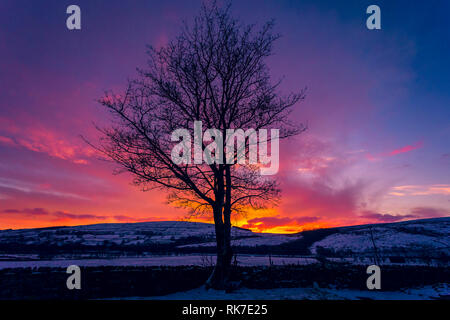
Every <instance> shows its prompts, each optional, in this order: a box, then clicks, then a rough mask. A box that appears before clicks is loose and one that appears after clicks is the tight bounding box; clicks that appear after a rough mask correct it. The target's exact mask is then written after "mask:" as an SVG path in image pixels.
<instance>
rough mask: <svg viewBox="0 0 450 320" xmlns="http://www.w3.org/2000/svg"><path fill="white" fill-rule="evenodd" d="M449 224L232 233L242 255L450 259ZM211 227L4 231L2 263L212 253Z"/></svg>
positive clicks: (0, 235) (169, 224) (166, 224)
mask: <svg viewBox="0 0 450 320" xmlns="http://www.w3.org/2000/svg"><path fill="white" fill-rule="evenodd" d="M449 234H450V218H435V219H425V220H413V221H405V222H398V223H384V224H373V225H361V226H350V227H339V228H330V229H318V230H312V231H305V232H301V233H298V234H292V235H286V234H264V233H254V232H252V231H250V230H246V229H242V228H233V229H232V244H233V246H234V247H235V251H236V252H238V253H252V254H268V253H270V254H283V255H311V254H312V255H317V254H319V255H324V256H334V257H343V256H347V257H348V256H352V255H355V254H357V255H374V254H375V253H376V254H379V255H385V254H389V255H393V254H395V255H402V256H417V255H419V256H420V255H424V254H426V255H432V256H436V255H438V256H439V255H447V256H448V255H449V247H450V241H449ZM214 247H215V237H214V226H213V225H212V224H206V223H198V222H184V221H163V222H144V223H117V224H95V225H86V226H75V227H51V228H39V229H22V230H1V231H0V254H1V257H0V258H1V259H13V258H14V255H15V254H19V255H20V254H27V255H28V257H30V258H33V259H44V258H51V257H52V256H54V255H61V254H72V255H78V256H83V255H84V254H86V255H87V256H89V255H91V254H93V253H95V254H96V255H97V256H98V255H113V256H120V255H123V254H129V253H132V254H138V255H142V254H144V255H145V254H155V253H156V254H167V253H177V254H181V253H201V252H205V253H213V252H214V249H215V248H214Z"/></svg>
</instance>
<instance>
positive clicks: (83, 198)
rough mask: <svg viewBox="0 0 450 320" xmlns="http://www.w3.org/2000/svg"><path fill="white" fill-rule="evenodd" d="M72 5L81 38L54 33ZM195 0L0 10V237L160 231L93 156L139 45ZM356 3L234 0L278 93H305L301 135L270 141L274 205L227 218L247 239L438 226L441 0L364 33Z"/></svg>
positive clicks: (165, 34) (5, 6)
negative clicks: (426, 221) (253, 27)
mask: <svg viewBox="0 0 450 320" xmlns="http://www.w3.org/2000/svg"><path fill="white" fill-rule="evenodd" d="M70 4H77V5H79V6H80V8H81V12H82V29H81V30H79V31H69V30H67V28H66V25H65V20H66V18H67V15H66V13H65V11H66V7H67V6H68V5H70ZM200 4H201V2H200V1H181V0H180V1H133V2H125V1H81V0H80V1H78V0H77V1H75V2H72V1H71V2H68V1H31V0H29V1H2V2H1V3H0V229H5V228H19V227H36V226H49V225H61V224H65V225H76V224H86V223H94V222H124V221H128V222H133V221H148V220H173V219H180V218H182V217H183V215H184V212H183V211H180V210H176V209H174V208H171V207H169V206H167V205H166V204H165V196H164V194H163V193H160V192H151V193H150V192H148V193H142V192H140V191H139V190H138V189H136V188H135V187H132V186H131V185H130V184H129V182H130V181H131V179H130V177H129V176H128V175H119V176H114V175H112V170H113V169H114V166H113V165H112V164H109V163H105V162H103V161H99V160H97V159H96V157H95V154H94V152H93V150H92V149H90V148H89V147H88V146H87V145H86V144H85V143H84V142H83V141H82V140H81V139H80V135H84V136H86V137H88V138H92V139H95V137H96V131H95V129H94V127H93V125H92V123H93V122H96V123H103V122H104V121H106V120H107V119H106V115H105V114H104V113H103V110H102V109H101V107H100V106H99V104H98V103H97V102H96V99H98V98H100V97H101V96H102V95H103V92H104V91H105V90H113V91H116V92H121V90H123V89H124V87H125V85H126V81H127V79H129V78H133V77H134V76H135V75H136V71H135V70H136V67H144V66H145V64H146V55H145V50H146V49H145V45H146V44H151V45H153V46H156V47H158V46H163V45H165V44H166V43H167V41H169V40H170V39H171V38H173V37H174V36H175V35H176V34H177V33H178V31H179V28H180V24H181V21H182V20H187V21H189V20H190V19H191V18H192V17H193V16H194V15H195V14H196V13H197V12H198V10H199V8H200ZM370 4H372V3H371V2H368V1H345V4H344V1H343V2H342V3H340V2H339V3H337V1H236V2H235V3H234V4H233V7H232V12H233V14H234V15H235V16H236V17H238V18H240V19H241V20H242V21H243V22H244V23H263V22H265V21H267V20H269V19H271V18H274V19H275V21H276V31H277V32H279V33H281V34H282V38H281V39H280V40H279V41H278V42H277V43H276V45H275V55H274V56H273V57H271V58H270V59H269V60H268V64H269V66H270V69H271V73H272V76H273V78H274V79H275V80H276V79H279V78H281V77H283V78H284V82H283V85H282V87H281V89H282V90H283V91H284V92H289V91H296V90H299V89H301V88H304V87H307V88H308V90H307V97H306V100H305V101H304V102H302V103H300V104H299V105H298V108H297V110H296V111H295V113H294V115H293V117H295V118H296V119H298V120H300V121H304V122H307V123H308V126H309V130H308V131H307V132H305V133H304V134H302V135H300V136H299V137H297V138H295V139H292V140H290V141H283V142H282V144H281V159H280V161H281V167H280V173H279V179H280V181H281V186H282V188H283V201H282V204H281V206H280V207H279V208H276V209H273V210H267V211H264V212H250V213H249V214H248V215H247V216H246V217H236V220H235V222H236V223H237V224H239V225H242V226H247V227H250V228H252V229H254V230H260V231H277V232H294V231H298V230H302V229H304V228H314V227H319V226H334V225H348V224H358V223H366V222H393V221H400V220H403V219H413V218H427V217H437V216H449V215H450V211H449V210H450V202H449V195H450V175H449V165H450V150H449V149H450V148H449V136H450V126H449V107H450V97H449V90H448V89H449V88H450V81H449V79H450V74H449V71H448V70H450V65H449V61H448V56H450V48H449V43H450V41H449V40H450V39H449V38H450V37H449V28H448V25H447V17H446V16H445V14H446V13H448V12H449V9H450V5H449V2H445V1H442V2H439V1H437V2H433V4H428V3H425V2H424V3H422V4H421V5H420V6H419V5H418V4H417V5H413V4H409V2H407V1H395V3H393V1H378V2H377V4H378V5H379V6H380V8H381V12H382V29H381V30H368V29H367V28H366V27H365V19H366V17H367V15H366V14H365V9H366V8H367V6H368V5H370Z"/></svg>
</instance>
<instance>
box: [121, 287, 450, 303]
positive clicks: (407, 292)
mask: <svg viewBox="0 0 450 320" xmlns="http://www.w3.org/2000/svg"><path fill="white" fill-rule="evenodd" d="M449 295H450V286H449V284H448V283H441V284H436V285H433V286H423V287H417V288H409V289H404V290H402V291H377V290H374V291H371V290H364V291H363V290H350V289H328V288H320V287H318V286H314V287H312V288H275V289H247V288H241V289H238V290H236V291H234V292H231V293H225V292H224V291H220V290H206V289H205V288H204V287H200V288H197V289H193V290H189V291H184V292H177V293H174V294H169V295H165V296H157V297H130V298H127V299H130V300H160V299H163V300H305V299H307V300H360V299H372V300H429V299H440V298H443V297H444V296H446V297H448V296H449Z"/></svg>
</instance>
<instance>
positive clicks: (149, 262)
mask: <svg viewBox="0 0 450 320" xmlns="http://www.w3.org/2000/svg"><path fill="white" fill-rule="evenodd" d="M215 260H216V258H215V256H214V255H180V256H152V257H142V258H140V257H139V258H117V259H54V260H36V261H0V270H1V269H6V268H39V267H55V268H66V267H68V266H70V265H73V264H74V265H77V266H80V267H98V266H115V267H119V266H120V267H126V266H130V267H131V266H138V267H142V266H211V265H213V264H214V263H215ZM314 262H317V261H316V259H314V258H307V257H270V260H269V257H268V256H256V255H241V256H238V257H237V263H238V265H239V266H245V267H247V266H269V265H271V264H272V265H288V264H296V265H305V264H310V263H314Z"/></svg>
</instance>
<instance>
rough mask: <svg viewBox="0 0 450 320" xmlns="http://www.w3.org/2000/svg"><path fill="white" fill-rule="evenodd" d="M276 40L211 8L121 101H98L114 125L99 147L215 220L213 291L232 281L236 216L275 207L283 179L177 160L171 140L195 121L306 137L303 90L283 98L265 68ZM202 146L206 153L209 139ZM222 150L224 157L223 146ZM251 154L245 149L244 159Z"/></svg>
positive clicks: (160, 53)
mask: <svg viewBox="0 0 450 320" xmlns="http://www.w3.org/2000/svg"><path fill="white" fill-rule="evenodd" d="M278 37H279V35H278V34H275V33H274V32H273V22H272V21H270V22H268V23H266V24H264V25H263V26H261V27H260V28H257V27H256V26H255V25H243V24H242V23H240V22H239V21H238V20H236V19H234V18H233V17H232V16H231V13H230V8H229V7H226V8H220V7H218V6H217V5H216V4H215V3H214V4H212V5H203V6H202V9H201V11H200V14H199V15H198V16H197V17H196V18H195V19H194V21H193V22H192V23H191V24H188V23H184V24H183V27H182V29H181V31H180V34H179V35H178V36H177V37H176V38H175V39H173V40H172V41H171V42H169V44H167V45H166V46H163V47H161V48H158V49H156V48H153V47H149V50H148V57H149V62H148V66H147V67H146V68H143V69H138V73H139V74H138V77H137V78H136V79H134V80H131V81H129V83H128V86H127V88H126V90H125V91H124V93H123V94H120V95H118V94H115V93H112V92H107V93H106V94H105V96H104V97H103V98H102V99H101V100H100V103H101V104H102V105H103V106H104V107H105V108H106V109H107V110H108V111H109V112H110V114H111V115H112V122H111V125H110V126H108V127H103V128H98V129H99V130H100V132H101V133H102V134H101V138H100V142H99V143H98V145H97V146H96V148H97V149H98V150H100V151H101V152H102V153H103V154H105V155H106V156H107V157H108V158H109V159H112V160H113V161H114V162H115V163H117V164H118V165H119V168H120V170H121V171H127V172H130V173H131V174H132V176H133V178H134V179H133V182H134V184H135V185H137V186H140V187H142V189H143V190H144V191H147V190H151V189H154V188H160V189H164V190H166V191H167V192H168V201H169V202H170V203H172V204H174V205H175V206H178V207H183V208H188V209H189V211H190V213H191V214H194V215H198V214H212V217H213V219H214V224H215V233H216V243H217V261H216V266H215V268H214V271H213V273H212V274H211V277H210V278H209V279H208V282H207V285H208V286H211V287H215V288H223V287H224V286H225V285H226V283H227V277H228V272H229V267H230V263H231V259H232V248H231V244H230V231H231V219H230V217H231V215H232V214H233V213H237V212H244V211H245V210H246V209H248V208H256V209H258V208H264V207H268V206H272V205H276V203H277V201H278V199H279V195H280V190H279V188H278V185H277V182H276V179H273V178H272V177H270V176H263V175H261V174H260V172H259V167H260V165H258V164H251V163H248V162H246V163H212V164H207V163H195V162H189V163H181V164H179V163H175V162H174V161H172V158H171V152H172V150H173V147H174V142H173V141H172V139H171V134H172V133H173V132H174V131H175V130H177V129H179V128H184V129H187V130H188V131H189V132H190V133H191V134H192V135H194V134H195V132H194V122H195V121H202V124H203V125H204V126H203V128H202V133H204V132H205V130H206V128H214V129H217V130H219V131H220V132H221V133H223V136H225V135H226V131H227V130H228V129H236V128H240V129H243V130H247V129H249V128H252V129H254V130H256V131H257V130H260V129H263V128H265V129H271V128H276V129H279V136H280V138H286V137H290V136H292V135H295V134H298V133H300V132H302V131H303V130H305V127H304V126H303V125H301V124H296V123H295V122H292V121H290V119H289V114H290V112H291V111H292V107H293V106H294V105H295V104H296V103H297V102H299V101H300V100H302V99H304V90H301V91H300V92H299V93H291V94H288V95H281V94H280V93H279V92H278V87H279V84H280V82H276V83H272V82H271V79H270V75H269V70H268V67H267V65H266V62H265V60H266V58H267V57H269V56H270V55H271V54H272V48H273V44H274V42H275V41H276V40H277V39H278ZM247 138H248V137H247ZM233 143H234V141H233ZM201 148H202V151H204V150H205V149H206V148H207V145H205V142H203V143H202V145H201ZM218 148H221V150H219V151H221V152H223V154H225V152H226V148H227V147H226V146H225V144H222V145H221V146H220V145H219V146H218ZM250 149H251V148H250V145H249V144H248V145H246V147H245V154H246V155H247V154H248V153H249V150H250ZM236 150H237V148H236ZM215 152H217V149H216V151H215Z"/></svg>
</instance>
